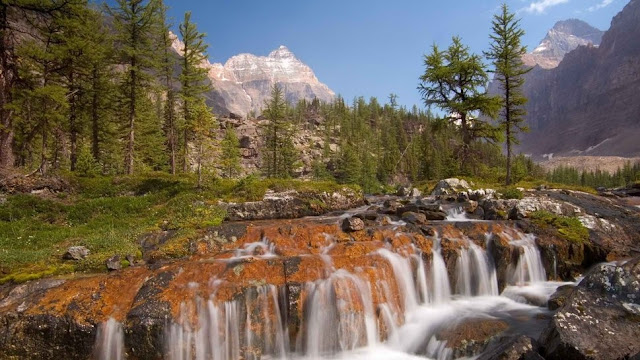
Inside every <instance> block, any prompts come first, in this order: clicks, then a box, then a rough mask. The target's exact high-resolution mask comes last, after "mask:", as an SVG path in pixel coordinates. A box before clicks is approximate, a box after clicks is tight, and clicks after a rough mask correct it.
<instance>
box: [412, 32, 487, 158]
mask: <svg viewBox="0 0 640 360" xmlns="http://www.w3.org/2000/svg"><path fill="white" fill-rule="evenodd" d="M424 65H425V72H424V74H423V75H422V76H421V77H420V85H419V87H418V89H419V90H420V92H421V94H422V97H423V100H424V102H425V104H426V105H427V106H431V105H435V106H437V107H439V108H440V109H442V110H444V111H446V112H448V117H449V120H450V121H451V122H453V123H456V125H457V126H459V130H460V133H461V135H462V147H461V151H460V160H461V164H462V169H463V170H467V168H468V165H469V160H470V156H471V145H472V143H473V142H474V141H476V140H478V139H485V140H490V141H494V140H496V139H497V134H496V132H495V129H494V128H493V127H492V126H491V125H490V124H489V123H488V122H487V121H485V120H483V119H482V117H481V116H482V115H486V116H490V117H494V116H495V115H496V112H497V110H498V108H499V100H498V99H497V98H494V97H491V96H488V95H487V94H486V92H485V91H484V86H485V85H486V83H487V81H488V76H487V73H486V71H485V66H484V64H483V63H482V61H481V59H480V57H479V56H478V55H476V54H471V53H470V52H469V47H467V46H465V45H463V44H462V41H461V40H460V38H459V37H453V39H452V43H451V45H450V46H449V48H448V49H447V50H446V51H440V49H439V48H438V46H437V45H433V47H432V51H431V53H430V54H428V55H425V57H424Z"/></svg>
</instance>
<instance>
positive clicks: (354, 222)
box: [342, 216, 364, 232]
mask: <svg viewBox="0 0 640 360" xmlns="http://www.w3.org/2000/svg"><path fill="white" fill-rule="evenodd" d="M362 230H364V221H362V219H360V218H358V217H355V216H353V217H350V218H346V219H344V220H343V221H342V231H344V232H355V231H362Z"/></svg>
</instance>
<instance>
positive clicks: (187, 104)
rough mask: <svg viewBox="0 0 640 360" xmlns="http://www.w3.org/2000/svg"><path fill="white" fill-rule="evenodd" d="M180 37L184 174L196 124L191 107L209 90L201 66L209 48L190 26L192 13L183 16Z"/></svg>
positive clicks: (205, 74)
mask: <svg viewBox="0 0 640 360" xmlns="http://www.w3.org/2000/svg"><path fill="white" fill-rule="evenodd" d="M180 36H181V37H182V43H183V44H184V48H183V49H182V64H181V67H182V69H181V70H182V72H181V73H180V83H181V85H182V89H181V91H180V96H181V99H182V111H183V116H184V123H183V124H182V132H183V139H182V141H183V144H182V156H183V159H182V161H183V164H182V165H183V166H182V170H183V171H185V172H187V171H188V168H189V145H188V143H189V140H190V138H191V129H192V127H193V124H192V123H193V121H195V120H196V119H195V112H194V107H195V106H196V105H198V104H199V103H200V102H201V101H202V98H203V96H204V93H205V92H207V91H208V90H210V88H211V87H210V85H209V84H208V83H207V82H206V80H207V69H206V68H204V67H202V66H201V65H202V63H203V62H204V61H205V60H206V59H207V55H206V52H207V48H208V45H207V44H206V43H205V42H204V37H205V34H203V33H200V32H198V29H197V27H196V24H194V23H193V22H191V12H187V13H185V14H184V21H183V23H182V24H180Z"/></svg>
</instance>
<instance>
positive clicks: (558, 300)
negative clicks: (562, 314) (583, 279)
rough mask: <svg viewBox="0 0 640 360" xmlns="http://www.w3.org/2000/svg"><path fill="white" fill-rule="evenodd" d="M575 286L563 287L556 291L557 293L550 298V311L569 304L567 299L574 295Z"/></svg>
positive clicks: (548, 304)
mask: <svg viewBox="0 0 640 360" xmlns="http://www.w3.org/2000/svg"><path fill="white" fill-rule="evenodd" d="M574 288H575V286H573V285H563V286H560V287H559V288H557V289H556V292H555V293H553V295H551V297H549V300H548V301H547V307H548V308H549V310H558V309H559V308H561V307H562V306H564V304H566V303H567V298H568V297H569V296H570V295H571V293H573V289H574Z"/></svg>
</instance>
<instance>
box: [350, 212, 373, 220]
mask: <svg viewBox="0 0 640 360" xmlns="http://www.w3.org/2000/svg"><path fill="white" fill-rule="evenodd" d="M354 217H357V218H359V219H362V220H370V221H375V220H377V219H378V213H377V212H375V211H365V212H361V213H358V214H355V215H354Z"/></svg>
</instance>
